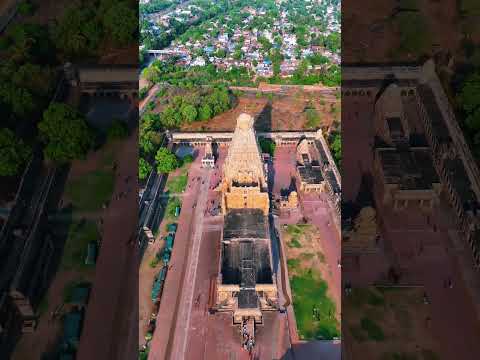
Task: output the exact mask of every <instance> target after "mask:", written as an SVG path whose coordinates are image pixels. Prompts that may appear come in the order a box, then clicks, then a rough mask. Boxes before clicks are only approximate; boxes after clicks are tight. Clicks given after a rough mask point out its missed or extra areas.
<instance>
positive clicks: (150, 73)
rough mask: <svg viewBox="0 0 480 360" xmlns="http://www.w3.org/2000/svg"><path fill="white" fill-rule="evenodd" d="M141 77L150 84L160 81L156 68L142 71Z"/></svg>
mask: <svg viewBox="0 0 480 360" xmlns="http://www.w3.org/2000/svg"><path fill="white" fill-rule="evenodd" d="M142 75H143V77H144V78H145V80H147V81H148V82H149V83H150V84H154V83H156V82H158V81H159V80H160V75H161V73H160V70H159V69H158V68H157V67H156V66H153V65H152V66H149V67H147V68H145V69H143V71H142Z"/></svg>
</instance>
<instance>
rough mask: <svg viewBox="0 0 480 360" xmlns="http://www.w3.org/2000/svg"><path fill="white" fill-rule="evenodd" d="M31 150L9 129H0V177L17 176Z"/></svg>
mask: <svg viewBox="0 0 480 360" xmlns="http://www.w3.org/2000/svg"><path fill="white" fill-rule="evenodd" d="M31 154H32V149H31V148H30V147H29V146H28V145H26V144H24V142H23V141H22V140H21V139H19V138H17V137H16V136H15V134H14V133H13V132H12V131H11V130H9V129H5V128H4V129H0V176H12V175H17V174H18V173H19V172H20V170H21V169H22V167H23V166H24V165H25V163H26V161H27V160H28V159H29V158H30V156H31Z"/></svg>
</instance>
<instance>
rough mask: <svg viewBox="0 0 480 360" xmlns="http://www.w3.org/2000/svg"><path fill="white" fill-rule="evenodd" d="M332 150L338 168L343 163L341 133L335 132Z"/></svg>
mask: <svg viewBox="0 0 480 360" xmlns="http://www.w3.org/2000/svg"><path fill="white" fill-rule="evenodd" d="M330 148H331V149H332V152H333V158H334V159H335V162H336V163H337V166H340V165H341V162H342V136H341V134H340V133H339V132H335V133H334V134H333V135H332V137H331V142H330Z"/></svg>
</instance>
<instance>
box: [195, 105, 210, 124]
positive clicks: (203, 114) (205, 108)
mask: <svg viewBox="0 0 480 360" xmlns="http://www.w3.org/2000/svg"><path fill="white" fill-rule="evenodd" d="M211 117H212V108H211V107H210V105H208V104H204V105H202V106H200V108H199V109H198V118H199V119H200V120H202V121H205V120H209V119H210V118H211Z"/></svg>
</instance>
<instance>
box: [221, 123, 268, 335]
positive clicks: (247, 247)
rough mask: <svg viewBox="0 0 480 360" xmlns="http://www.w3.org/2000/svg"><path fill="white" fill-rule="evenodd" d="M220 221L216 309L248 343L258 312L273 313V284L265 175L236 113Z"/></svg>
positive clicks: (250, 132)
mask: <svg viewBox="0 0 480 360" xmlns="http://www.w3.org/2000/svg"><path fill="white" fill-rule="evenodd" d="M220 186H221V192H222V210H223V214H224V216H225V219H224V220H225V221H224V227H223V233H222V240H221V246H220V248H221V250H220V251H221V254H220V261H219V274H218V278H217V287H216V288H217V292H216V307H217V309H218V311H229V312H232V313H233V322H234V323H235V324H239V325H242V326H243V327H242V329H243V331H242V333H243V335H244V338H245V337H246V338H247V340H248V339H249V338H253V331H254V324H261V323H262V312H263V311H268V310H276V309H277V287H276V285H275V283H274V281H273V274H272V265H271V264H272V254H271V247H270V231H269V221H268V213H269V209H270V202H269V197H268V191H267V176H266V173H265V169H264V164H263V161H262V157H261V152H260V148H259V145H258V143H257V139H256V136H255V131H254V129H253V118H252V117H251V116H250V115H247V114H241V115H240V116H239V117H238V119H237V125H236V128H235V131H234V134H233V137H232V141H231V143H230V146H229V150H228V154H227V157H226V160H225V164H224V170H223V181H222V183H221V185H220Z"/></svg>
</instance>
